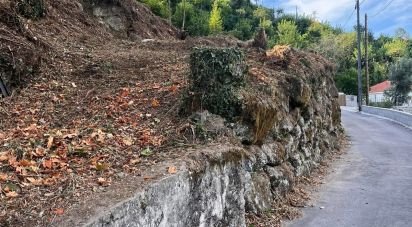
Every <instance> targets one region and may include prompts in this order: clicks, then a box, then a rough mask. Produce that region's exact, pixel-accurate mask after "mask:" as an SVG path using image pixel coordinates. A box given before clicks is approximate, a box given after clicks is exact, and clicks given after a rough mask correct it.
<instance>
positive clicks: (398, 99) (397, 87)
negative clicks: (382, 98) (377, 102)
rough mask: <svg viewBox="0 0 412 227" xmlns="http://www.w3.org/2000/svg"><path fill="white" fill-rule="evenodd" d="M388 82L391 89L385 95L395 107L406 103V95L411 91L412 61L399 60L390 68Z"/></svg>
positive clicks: (408, 59)
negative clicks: (390, 83)
mask: <svg viewBox="0 0 412 227" xmlns="http://www.w3.org/2000/svg"><path fill="white" fill-rule="evenodd" d="M389 80H390V81H391V82H392V87H391V89H390V91H388V93H387V95H389V97H391V100H392V102H393V103H395V104H396V105H400V104H403V103H405V102H406V101H408V99H409V96H408V94H409V93H410V92H411V89H412V59H411V58H401V59H400V60H399V61H398V62H397V63H395V64H393V65H392V66H391V67H390V75H389Z"/></svg>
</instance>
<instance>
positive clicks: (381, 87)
mask: <svg viewBox="0 0 412 227" xmlns="http://www.w3.org/2000/svg"><path fill="white" fill-rule="evenodd" d="M390 87H391V82H390V81H389V80H385V81H383V82H382V83H379V84H376V85H374V86H372V87H370V91H369V92H371V93H375V92H384V91H385V90H388V89H389V88H390Z"/></svg>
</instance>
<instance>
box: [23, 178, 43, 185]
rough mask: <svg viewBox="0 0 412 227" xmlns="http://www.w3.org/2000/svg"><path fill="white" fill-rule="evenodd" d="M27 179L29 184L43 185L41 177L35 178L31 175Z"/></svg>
mask: <svg viewBox="0 0 412 227" xmlns="http://www.w3.org/2000/svg"><path fill="white" fill-rule="evenodd" d="M27 181H29V182H30V183H31V184H33V185H36V186H39V185H43V180H42V179H35V178H33V177H28V178H27Z"/></svg>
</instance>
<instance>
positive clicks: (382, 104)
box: [369, 101, 393, 108]
mask: <svg viewBox="0 0 412 227" xmlns="http://www.w3.org/2000/svg"><path fill="white" fill-rule="evenodd" d="M369 106H375V107H380V108H392V107H393V103H392V102H391V101H383V102H369Z"/></svg>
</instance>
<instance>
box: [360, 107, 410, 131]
mask: <svg viewBox="0 0 412 227" xmlns="http://www.w3.org/2000/svg"><path fill="white" fill-rule="evenodd" d="M362 112H364V113H367V114H373V115H378V116H380V117H385V118H388V119H391V120H394V121H396V122H399V123H401V124H403V125H405V126H407V127H411V128H412V114H411V113H407V112H404V111H399V110H394V109H387V108H379V107H372V106H363V107H362Z"/></svg>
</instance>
